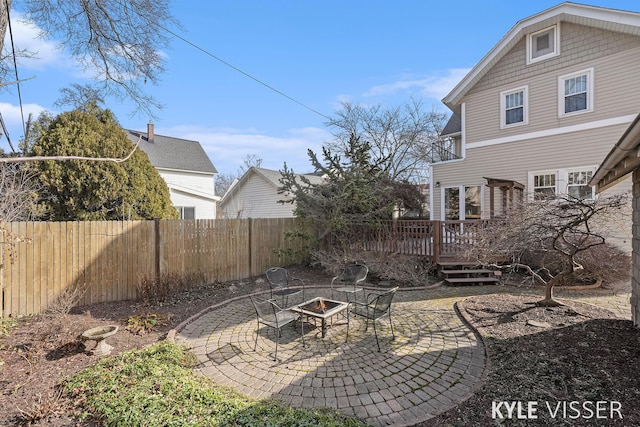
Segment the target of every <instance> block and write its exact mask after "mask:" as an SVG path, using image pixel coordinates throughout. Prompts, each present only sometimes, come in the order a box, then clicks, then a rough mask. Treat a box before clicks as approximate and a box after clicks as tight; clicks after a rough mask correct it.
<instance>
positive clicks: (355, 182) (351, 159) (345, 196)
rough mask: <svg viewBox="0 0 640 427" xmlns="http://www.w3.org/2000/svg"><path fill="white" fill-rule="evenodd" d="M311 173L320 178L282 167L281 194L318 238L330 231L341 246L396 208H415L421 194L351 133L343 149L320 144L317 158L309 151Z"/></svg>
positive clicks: (384, 218) (387, 216)
mask: <svg viewBox="0 0 640 427" xmlns="http://www.w3.org/2000/svg"><path fill="white" fill-rule="evenodd" d="M308 154H309V158H310V160H311V164H312V165H313V167H314V168H315V171H316V173H318V174H320V175H322V176H323V177H324V179H323V182H322V183H320V184H313V183H311V182H310V181H309V180H308V179H306V178H305V177H304V175H297V174H296V173H294V172H293V171H292V170H290V169H289V168H287V165H286V164H285V165H284V170H282V171H281V174H282V178H281V180H280V182H281V184H282V187H281V189H280V190H281V192H283V193H286V194H288V195H289V196H290V197H289V199H288V200H289V201H291V202H295V203H296V209H295V214H296V216H298V217H302V218H307V219H309V220H311V221H312V223H313V224H314V225H315V227H316V228H317V229H318V231H319V234H320V237H324V236H325V235H327V234H331V235H333V236H334V237H335V238H337V239H338V240H341V241H343V242H344V243H345V244H346V242H348V241H349V240H350V239H352V238H353V237H355V236H354V235H353V234H354V233H356V234H357V233H359V232H361V231H362V230H363V227H364V228H366V229H370V228H375V227H377V226H379V225H380V223H381V221H384V220H389V219H391V216H392V212H393V210H394V208H396V207H397V206H400V205H403V206H404V207H405V208H408V209H411V208H413V207H417V208H419V207H420V204H421V195H420V192H419V190H418V188H417V187H416V186H415V185H411V184H409V183H408V182H406V181H400V180H394V179H392V178H391V177H390V176H389V174H388V171H387V170H386V169H385V167H384V165H385V159H381V158H374V157H373V156H372V150H371V146H370V144H369V143H368V142H367V141H363V140H362V139H361V138H360V137H358V136H355V135H352V136H351V138H350V139H349V141H348V144H347V145H346V146H345V147H344V149H343V151H341V152H339V153H337V154H336V153H335V152H334V151H332V149H331V148H327V147H323V149H322V161H321V160H320V159H319V158H318V156H317V155H316V154H315V153H314V152H313V151H311V150H309V151H308Z"/></svg>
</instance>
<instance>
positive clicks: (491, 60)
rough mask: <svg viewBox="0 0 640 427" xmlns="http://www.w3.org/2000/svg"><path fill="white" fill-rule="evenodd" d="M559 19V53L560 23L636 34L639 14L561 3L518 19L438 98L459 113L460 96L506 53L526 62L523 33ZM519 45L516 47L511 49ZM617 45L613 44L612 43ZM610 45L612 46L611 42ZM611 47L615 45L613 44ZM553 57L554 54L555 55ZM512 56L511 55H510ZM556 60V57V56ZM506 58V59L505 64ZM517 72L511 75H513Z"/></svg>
mask: <svg viewBox="0 0 640 427" xmlns="http://www.w3.org/2000/svg"><path fill="white" fill-rule="evenodd" d="M560 22H562V24H561V26H560V35H561V37H560V43H561V48H560V49H561V50H560V52H561V55H560V56H565V55H564V54H563V52H564V50H563V47H564V48H566V47H567V45H566V44H565V45H564V46H563V42H562V39H563V38H564V30H563V28H562V27H563V26H564V25H570V24H577V25H581V26H589V27H592V28H594V29H602V30H607V31H612V32H615V33H619V34H628V35H635V36H640V14H638V13H635V12H628V11H622V10H615V9H605V8H600V7H593V6H586V5H581V4H576V3H569V2H565V3H562V4H560V5H558V6H555V7H552V8H550V9H547V10H545V11H543V12H540V13H538V14H536V15H533V16H531V17H529V18H526V19H523V20H521V21H518V22H517V23H516V24H515V25H514V26H513V27H512V28H511V30H509V32H508V33H507V34H506V35H505V36H504V37H503V38H502V39H501V40H500V41H499V42H498V43H497V44H496V45H495V46H494V47H493V48H492V49H491V50H490V51H489V53H487V54H486V55H485V56H484V57H483V58H482V59H481V60H480V62H479V63H478V64H476V66H475V67H473V69H472V70H471V71H470V72H469V73H468V74H467V75H466V76H465V77H464V78H463V79H462V81H460V83H458V85H456V87H455V88H454V89H453V90H452V91H451V92H450V93H449V94H448V95H447V96H446V97H445V98H444V99H443V100H442V102H443V103H444V104H445V105H447V106H448V107H449V108H450V109H451V110H452V111H454V112H455V113H460V111H459V105H460V103H461V101H462V98H463V97H464V96H465V95H467V94H468V93H469V91H470V90H472V89H473V88H474V87H475V86H476V84H478V82H479V81H480V80H481V79H482V78H483V77H484V76H485V75H486V74H487V73H488V72H489V71H491V70H492V69H493V67H494V66H495V65H496V64H497V63H498V62H499V61H500V60H502V59H503V58H504V57H505V55H507V54H508V53H509V52H518V53H517V55H522V56H521V58H520V61H521V62H520V63H521V64H522V65H524V64H526V62H527V61H526V36H527V34H530V33H532V32H535V31H539V30H542V29H545V28H548V27H550V26H552V25H555V24H558V23H560ZM518 44H521V46H519V47H518V49H515V50H514V48H515V47H516V45H518ZM616 44H617V43H616ZM612 47H614V45H612ZM614 48H615V47H614ZM556 58H557V57H556ZM514 59H515V58H514ZM558 59H559V58H558ZM549 61H554V59H553V58H552V59H549V60H545V61H540V62H537V63H535V64H532V65H530V66H532V67H534V68H536V67H538V68H539V67H545V66H546V65H548V64H549V63H550V62H549ZM509 62H510V61H506V63H507V64H508V63H509ZM515 76H518V77H517V78H520V76H519V75H518V74H514V77H515ZM478 90H479V89H478Z"/></svg>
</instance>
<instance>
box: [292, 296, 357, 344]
mask: <svg viewBox="0 0 640 427" xmlns="http://www.w3.org/2000/svg"><path fill="white" fill-rule="evenodd" d="M348 306H349V303H346V302H343V301H334V300H330V299H325V298H322V297H316V298H313V299H311V300H309V301H307V302H304V303H302V304H300V305H299V306H297V307H291V308H290V310H291V311H294V312H296V313H300V314H301V315H305V316H307V317H313V318H314V319H320V320H322V338H324V337H325V336H326V335H327V319H328V318H330V317H331V316H333V315H336V314H338V313H340V312H341V311H344V310H346V309H347V307H348Z"/></svg>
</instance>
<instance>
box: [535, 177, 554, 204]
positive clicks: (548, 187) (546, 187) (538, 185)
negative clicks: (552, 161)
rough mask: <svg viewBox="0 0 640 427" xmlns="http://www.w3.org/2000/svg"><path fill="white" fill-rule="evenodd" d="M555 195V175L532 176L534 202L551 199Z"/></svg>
mask: <svg viewBox="0 0 640 427" xmlns="http://www.w3.org/2000/svg"><path fill="white" fill-rule="evenodd" d="M555 195H556V173H555V172H553V173H541V174H539V175H533V198H534V199H535V200H544V199H552V198H554V197H555Z"/></svg>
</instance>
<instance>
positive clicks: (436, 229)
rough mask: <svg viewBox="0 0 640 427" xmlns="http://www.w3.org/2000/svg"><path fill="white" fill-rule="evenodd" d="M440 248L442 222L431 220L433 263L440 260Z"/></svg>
mask: <svg viewBox="0 0 640 427" xmlns="http://www.w3.org/2000/svg"><path fill="white" fill-rule="evenodd" d="M441 250H442V223H441V222H440V221H433V263H434V264H437V263H438V262H440V251H441Z"/></svg>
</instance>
